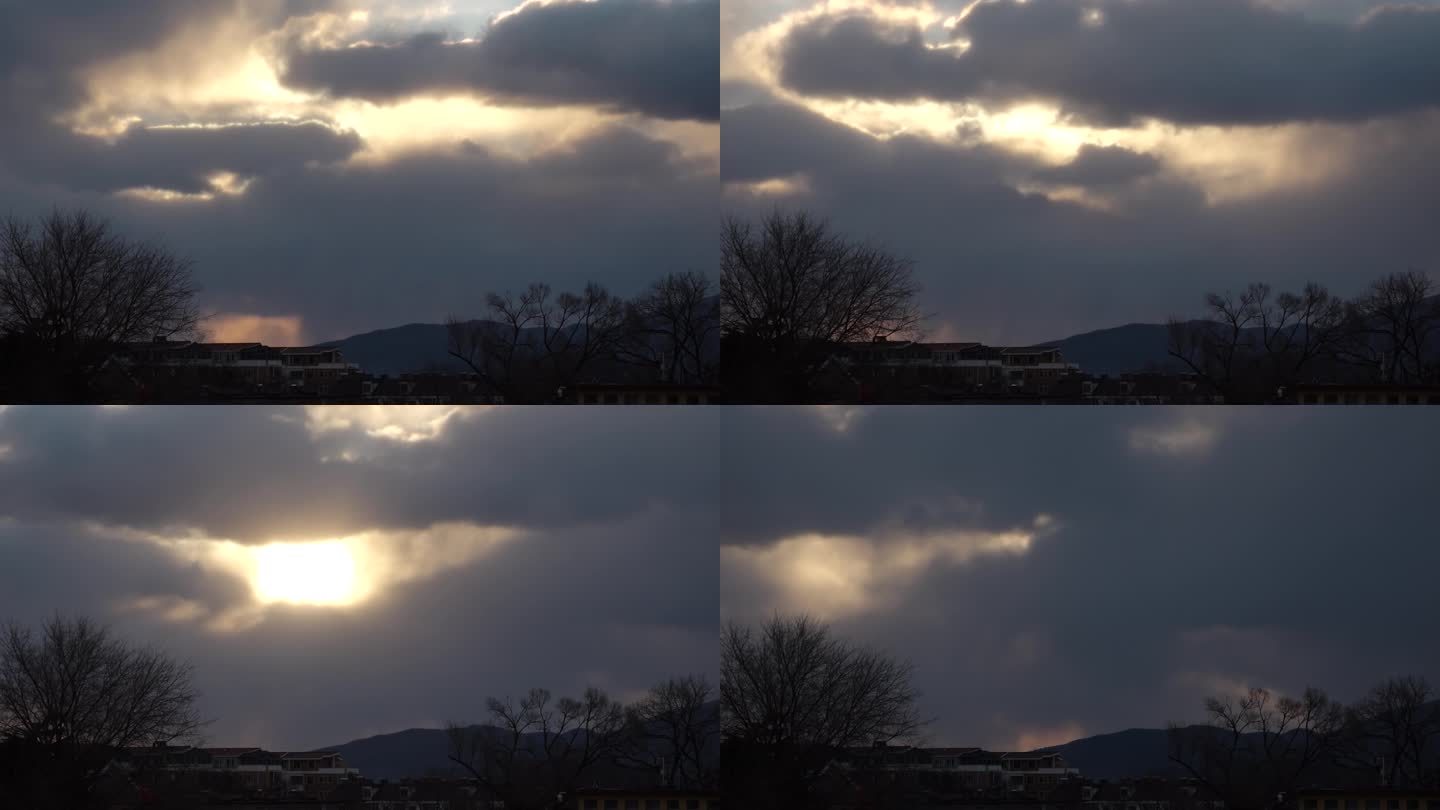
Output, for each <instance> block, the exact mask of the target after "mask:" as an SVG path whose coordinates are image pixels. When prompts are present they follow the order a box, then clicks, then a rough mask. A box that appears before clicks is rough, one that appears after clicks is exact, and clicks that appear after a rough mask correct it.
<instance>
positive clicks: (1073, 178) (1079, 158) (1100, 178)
mask: <svg viewBox="0 0 1440 810" xmlns="http://www.w3.org/2000/svg"><path fill="white" fill-rule="evenodd" d="M1161 168H1162V164H1161V162H1160V159H1159V158H1157V157H1155V156H1154V155H1147V154H1144V153H1143V152H1134V151H1131V150H1129V149H1126V148H1125V147H1123V146H1093V145H1090V144H1086V145H1085V146H1082V147H1080V153H1079V154H1077V155H1076V156H1075V159H1074V160H1072V161H1070V162H1069V163H1067V164H1065V165H1064V166H1057V167H1055V168H1051V169H1045V170H1042V171H1040V172H1037V173H1036V175H1035V176H1036V178H1037V179H1040V180H1044V181H1046V182H1049V183H1058V184H1061V185H1073V186H1087V187H1102V188H1103V187H1106V186H1116V185H1123V184H1125V183H1129V182H1131V181H1134V180H1139V179H1141V178H1144V177H1149V176H1151V175H1154V174H1157V173H1159V171H1160V169H1161Z"/></svg>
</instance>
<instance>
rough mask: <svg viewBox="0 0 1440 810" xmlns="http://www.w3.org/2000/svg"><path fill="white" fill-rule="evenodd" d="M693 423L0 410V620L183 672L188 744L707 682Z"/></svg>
mask: <svg viewBox="0 0 1440 810" xmlns="http://www.w3.org/2000/svg"><path fill="white" fill-rule="evenodd" d="M596 416H598V417H602V418H592V417H596ZM717 416H718V414H717V413H716V412H714V411H705V410H704V409H699V410H694V409H683V408H682V409H671V410H664V411H662V412H658V413H657V412H653V411H650V410H648V409H642V410H641V411H633V412H632V411H629V410H626V409H621V410H610V411H607V412H605V413H603V414H601V413H598V412H591V411H588V410H584V409H563V408H559V409H548V408H534V409H528V408H525V409H522V408H499V409H483V408H471V409H459V408H428V407H406V408H393V409H392V408H380V407H363V408H354V409H351V408H340V407H330V408H323V409H304V408H260V407H239V408H163V407H148V408H138V409H109V408H73V409H65V408H22V407H12V408H8V409H3V408H0V622H3V621H5V620H13V621H18V622H21V623H24V624H27V625H38V623H39V622H41V621H43V620H44V619H46V618H48V617H49V616H51V615H53V614H54V613H55V612H57V611H59V612H62V613H64V614H67V615H77V614H78V615H88V616H91V617H93V618H95V619H98V620H100V621H102V622H104V623H107V624H109V625H111V626H112V627H113V629H114V630H115V631H116V632H117V633H118V634H119V635H121V636H122V637H124V638H125V639H127V640H130V641H133V642H136V643H154V644H157V645H160V646H161V647H163V648H164V649H165V650H167V651H169V652H170V653H171V654H173V655H175V656H177V657H180V658H184V659H188V660H190V661H192V662H193V663H194V665H195V668H196V685H197V686H198V687H199V689H200V690H201V691H202V692H203V698H202V700H201V703H200V710H201V712H202V714H204V715H205V716H207V717H210V718H214V720H215V723H214V725H213V726H212V727H210V729H209V730H208V734H207V737H208V739H209V742H210V744H211V745H225V746H244V745H259V746H267V747H270V748H272V749H278V750H287V749H288V750H296V749H304V748H310V747H315V746H323V745H335V744H339V743H342V742H345V741H348V740H350V739H354V738H357V737H361V736H367V735H371V734H377V733H385V732H391V731H400V730H403V729H407V728H413V727H428V728H439V727H443V726H444V724H445V723H446V722H447V721H451V720H456V721H472V720H473V721H479V720H482V719H484V718H485V714H484V703H485V699H486V697H487V696H492V695H493V696H497V697H502V698H503V697H505V696H507V695H515V696H519V695H521V694H523V693H524V692H525V691H526V690H528V689H529V688H531V687H533V686H544V687H547V688H549V689H551V690H552V691H553V692H554V693H555V694H557V695H578V694H579V693H580V692H581V691H582V690H583V689H584V688H585V687H586V686H587V685H595V686H599V687H601V688H604V689H606V690H607V691H608V692H609V693H610V694H611V695H612V696H614V697H617V698H620V699H622V700H627V701H628V700H632V699H634V698H636V697H638V696H640V695H641V694H643V693H644V691H645V690H646V689H648V688H649V687H650V686H652V685H653V684H655V683H657V682H659V681H661V680H663V679H665V678H668V677H670V676H674V675H682V674H686V673H698V674H704V675H707V676H708V677H709V678H710V680H711V682H712V683H718V680H717V678H718V676H717V671H718V658H717V652H716V637H717V632H718V630H717V618H716V617H717V610H716V605H717V602H718V599H719V595H718V576H717V569H716V565H717V563H716V554H717V547H718V543H719V541H718V537H717V528H716V527H717V525H718V520H719V517H718V512H717V509H718V505H717V496H716V493H717V491H718V480H717V475H718V465H716V464H715V463H713V459H714V458H715V457H716V454H717V453H718V446H717V444H718V442H717V438H718V434H719V426H718V421H717ZM706 459H711V460H712V461H710V462H707V461H706ZM622 469H623V470H624V472H625V474H624V475H618V474H617V473H618V472H619V471H620V470H622Z"/></svg>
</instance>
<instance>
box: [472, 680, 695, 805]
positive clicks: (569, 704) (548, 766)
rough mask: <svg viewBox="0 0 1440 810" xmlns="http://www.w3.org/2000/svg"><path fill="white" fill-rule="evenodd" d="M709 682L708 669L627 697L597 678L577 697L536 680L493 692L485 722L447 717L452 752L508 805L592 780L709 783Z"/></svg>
mask: <svg viewBox="0 0 1440 810" xmlns="http://www.w3.org/2000/svg"><path fill="white" fill-rule="evenodd" d="M713 690H714V687H713V686H711V685H710V683H709V682H707V681H706V680H705V678H703V677H699V676H685V677H680V678H672V679H670V680H667V681H665V682H664V683H661V684H658V685H656V686H655V687H654V688H652V689H651V690H650V692H649V693H648V694H647V695H646V696H645V697H644V698H642V699H641V700H639V701H637V702H636V703H635V704H633V705H631V706H628V707H627V706H624V705H622V704H620V703H619V702H617V701H615V700H612V699H611V698H610V697H609V696H608V695H607V694H606V693H605V692H604V691H603V690H600V689H596V688H590V689H587V690H586V691H585V693H584V694H583V695H582V696H581V697H579V698H569V697H562V698H558V699H557V698H554V696H553V695H551V693H550V691H549V690H546V689H540V688H536V689H531V690H530V691H529V692H528V693H527V694H526V695H525V696H524V697H522V698H519V699H518V700H516V699H513V698H505V699H504V700H501V699H499V698H494V697H491V698H488V699H487V700H486V708H487V711H488V714H489V717H488V718H487V722H486V723H485V724H483V725H467V724H459V723H452V724H451V725H450V727H449V734H450V760H451V761H452V762H454V763H455V764H456V765H458V766H460V767H461V768H462V769H463V770H464V772H465V773H466V775H467V776H469V777H471V778H473V779H474V780H476V782H477V784H478V785H479V786H480V788H481V789H482V790H484V791H485V793H486V795H488V796H490V797H491V798H492V799H494V800H497V801H502V802H504V803H505V806H506V807H507V808H515V810H542V809H543V808H550V807H552V806H554V805H555V801H556V797H557V796H559V795H573V794H574V792H575V790H576V789H577V788H580V787H585V786H588V785H591V784H599V785H601V786H605V787H633V788H643V787H655V786H659V787H664V788H670V789H692V790H715V789H718V787H719V767H718V764H717V760H718V758H719V741H720V721H719V716H718V712H717V711H716V707H715V704H714V702H713V698H714V691H713ZM566 806H571V805H570V804H568V803H567V804H566Z"/></svg>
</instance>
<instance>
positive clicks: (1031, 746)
mask: <svg viewBox="0 0 1440 810" xmlns="http://www.w3.org/2000/svg"><path fill="white" fill-rule="evenodd" d="M1084 736H1085V728H1084V726H1081V725H1079V724H1076V723H1067V724H1065V725H1060V726H1051V727H1049V728H1034V729H1027V730H1025V731H1022V732H1021V733H1020V736H1018V737H1016V738H1015V744H1014V745H1013V746H1011V749H1012V750H1015V751H1034V750H1036V749H1039V748H1053V747H1054V746H1057V745H1064V744H1065V743H1067V742H1071V741H1072V740H1078V739H1080V738H1081V737H1084Z"/></svg>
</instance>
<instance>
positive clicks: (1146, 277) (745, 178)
mask: <svg viewBox="0 0 1440 810" xmlns="http://www.w3.org/2000/svg"><path fill="white" fill-rule="evenodd" d="M1437 122H1440V118H1437V116H1436V115H1435V114H1433V113H1429V114H1416V115H1415V116H1411V117H1407V118H1403V119H1392V120H1385V121H1377V122H1371V123H1368V124H1364V125H1359V127H1358V128H1357V129H1355V130H1354V131H1353V132H1350V133H1345V134H1341V135H1337V134H1334V133H1331V134H1330V135H1327V136H1316V137H1317V138H1319V139H1320V140H1317V141H1315V142H1314V144H1312V148H1314V149H1315V154H1319V153H1320V149H1318V148H1315V147H1316V145H1323V144H1325V143H1326V141H1325V140H1324V138H1326V137H1330V138H1333V139H1334V140H1333V146H1328V147H1326V148H1325V150H1324V151H1325V154H1326V155H1327V157H1328V158H1329V159H1330V160H1332V161H1335V162H1336V163H1337V164H1339V165H1341V166H1343V167H1344V169H1343V171H1342V172H1340V173H1339V175H1338V176H1336V177H1334V178H1331V179H1329V180H1328V181H1326V182H1325V183H1324V185H1323V186H1321V188H1320V189H1319V190H1317V189H1316V188H1314V187H1310V186H1305V185H1301V186H1298V187H1295V188H1289V189H1282V190H1277V191H1271V192H1267V193H1263V194H1258V195H1254V196H1250V197H1247V198H1242V199H1235V200H1226V201H1219V202H1214V203H1212V202H1210V201H1209V200H1208V198H1207V195H1206V193H1205V191H1204V190H1203V189H1202V188H1200V187H1198V186H1197V185H1195V184H1194V182H1192V181H1191V180H1189V179H1187V178H1186V177H1184V176H1182V175H1179V174H1178V173H1176V172H1174V171H1172V170H1169V169H1168V167H1167V168H1164V169H1162V170H1161V171H1158V172H1155V171H1149V172H1146V171H1144V170H1145V169H1147V168H1153V163H1152V161H1150V160H1148V159H1146V158H1144V157H1141V156H1132V157H1126V156H1125V155H1121V154H1119V153H1118V152H1114V151H1111V152H1098V153H1097V152H1096V151H1094V150H1091V151H1084V152H1081V154H1080V155H1079V159H1078V161H1077V162H1076V163H1073V164H1071V165H1070V166H1069V167H1064V168H1061V169H1058V170H1057V169H1053V168H1050V167H1048V166H1046V165H1044V164H1042V163H1040V162H1038V161H1034V160H1031V159H1029V158H1025V157H1021V156H1017V155H1014V154H1013V153H1008V152H1006V151H1005V150H1003V149H1000V148H998V147H996V146H993V145H988V144H984V143H980V144H966V143H959V144H953V143H952V144H942V143H938V142H935V141H931V140H928V139H926V138H922V137H914V136H903V135H902V136H897V137H893V138H890V139H888V140H883V141H882V140H877V139H875V138H871V137H870V136H868V135H865V134H864V133H861V132H858V131H856V130H854V129H851V128H849V127H846V126H843V125H841V124H837V123H835V122H832V121H829V120H827V119H826V118H824V117H822V116H819V115H816V114H814V113H811V112H808V111H805V110H803V109H800V108H798V107H795V106H790V105H784V104H773V103H772V104H754V105H749V106H744V107H737V108H735V109H727V110H725V111H724V113H723V114H722V130H723V138H722V142H721V162H722V172H723V176H724V180H725V181H726V182H727V183H729V184H731V188H730V193H729V194H728V195H727V198H726V207H727V210H729V211H731V212H733V213H736V214H739V215H741V216H750V217H755V216H759V215H762V214H764V213H766V212H768V211H770V210H771V209H772V208H773V207H774V206H775V205H776V204H777V202H778V203H779V204H781V205H783V206H788V207H800V208H805V209H807V210H809V211H811V212H812V213H814V214H817V215H819V216H824V217H829V218H830V219H831V220H832V222H833V224H834V225H835V227H836V228H838V229H840V230H841V231H844V232H846V233H847V234H849V235H852V236H855V237H861V238H873V239H875V240H877V241H879V242H882V243H884V244H885V245H887V246H888V247H889V248H891V249H892V250H894V251H895V252H897V253H900V254H902V255H905V256H907V257H909V258H911V259H913V260H915V262H916V271H915V272H916V278H917V280H918V281H919V282H920V283H921V284H922V285H923V287H924V293H923V295H924V302H925V303H924V306H925V308H926V310H927V311H929V312H933V313H935V314H936V316H937V318H936V321H937V322H938V323H940V324H945V323H948V324H949V325H951V326H952V327H954V328H955V330H956V331H957V332H958V338H957V339H974V340H990V341H998V342H1014V343H1026V342H1035V341H1042V340H1055V339H1058V338H1060V337H1064V336H1066V335H1069V334H1073V333H1076V332H1081V331H1085V330H1087V329H1097V328H1103V327H1110V326H1117V325H1120V324H1123V323H1128V322H1135V321H1144V322H1152V323H1153V322H1162V321H1163V320H1164V319H1165V318H1166V317H1168V316H1170V315H1174V314H1182V313H1187V314H1188V313H1193V312H1195V311H1197V310H1198V308H1199V306H1200V304H1201V301H1202V299H1203V295H1204V293H1205V292H1206V291H1209V290H1214V289H1219V290H1224V289H1226V288H1227V287H1229V288H1236V287H1242V286H1244V285H1245V284H1246V283H1248V282H1250V281H1254V280H1257V279H1263V280H1266V281H1269V282H1270V283H1272V284H1274V285H1276V286H1277V287H1282V288H1283V287H1297V288H1298V287H1300V286H1303V285H1304V283H1305V282H1306V281H1307V280H1316V281H1319V282H1321V283H1324V284H1328V285H1329V286H1330V287H1331V288H1332V290H1334V291H1336V292H1337V293H1340V294H1343V295H1351V294H1354V293H1356V292H1358V291H1359V290H1360V288H1361V287H1362V286H1363V285H1364V284H1366V283H1368V282H1369V281H1370V280H1371V279H1372V278H1374V277H1376V276H1379V275H1381V274H1383V273H1388V272H1395V271H1398V270H1404V269H1406V268H1408V267H1416V268H1433V267H1434V266H1436V265H1435V263H1436V262H1437V261H1440V238H1437V236H1436V232H1435V229H1434V227H1433V223H1432V222H1430V221H1429V220H1430V217H1429V215H1428V214H1427V213H1425V212H1427V211H1429V210H1433V208H1434V207H1435V206H1436V205H1440V198H1437V197H1436V195H1435V189H1437V188H1440V169H1437V164H1436V162H1435V161H1434V160H1433V159H1432V158H1431V157H1430V152H1431V150H1433V149H1434V148H1436V147H1437V146H1440V124H1437ZM1362 145H1363V146H1362ZM1116 158H1119V160H1116ZM1115 164H1125V165H1122V166H1117V165H1115ZM1117 171H1118V172H1119V173H1118V174H1117ZM1056 172H1058V175H1057V174H1056ZM1124 174H1130V175H1132V177H1131V181H1130V182H1128V183H1119V184H1117V183H1115V182H1113V181H1117V180H1119V179H1120V175H1124ZM793 176H800V177H803V178H804V179H805V181H806V183H805V186H804V188H803V190H800V191H797V192H795V193H793V194H789V195H785V196H781V197H779V198H776V197H773V196H769V195H752V194H748V193H746V192H745V191H744V190H743V188H741V187H739V186H737V185H736V184H741V183H754V182H759V181H763V180H766V179H776V178H785V177H793ZM1102 180H1103V181H1104V182H1100V181H1102ZM1035 182H1040V183H1061V182H1063V183H1065V184H1070V183H1076V182H1078V183H1080V184H1081V185H1086V186H1088V187H1090V188H1091V189H1092V190H1095V191H1099V192H1104V193H1105V194H1107V195H1109V198H1110V199H1112V200H1113V201H1114V202H1115V203H1116V204H1117V210H1115V211H1112V212H1106V211H1098V210H1095V209H1092V208H1087V207H1084V206H1081V205H1078V204H1074V203H1070V202H1064V201H1056V200H1050V199H1047V198H1046V197H1044V196H1041V195H1038V194H1026V193H1022V192H1021V191H1018V190H1017V188H1019V187H1024V186H1025V185H1026V184H1027V183H1035ZM1041 237H1043V238H1041Z"/></svg>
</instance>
